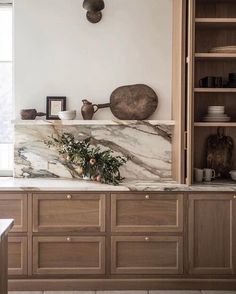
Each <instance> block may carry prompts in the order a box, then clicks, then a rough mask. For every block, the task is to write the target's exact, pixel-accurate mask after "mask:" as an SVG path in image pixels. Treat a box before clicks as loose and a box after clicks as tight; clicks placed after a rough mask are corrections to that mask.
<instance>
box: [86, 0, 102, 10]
mask: <svg viewBox="0 0 236 294" xmlns="http://www.w3.org/2000/svg"><path fill="white" fill-rule="evenodd" d="M83 8H84V9H86V10H87V11H90V12H99V11H101V10H103V9H104V8H105V3H104V1H103V0H84V3H83Z"/></svg>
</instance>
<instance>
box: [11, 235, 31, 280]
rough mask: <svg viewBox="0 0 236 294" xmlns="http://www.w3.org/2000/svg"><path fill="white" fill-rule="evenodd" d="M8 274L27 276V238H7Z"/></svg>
mask: <svg viewBox="0 0 236 294" xmlns="http://www.w3.org/2000/svg"><path fill="white" fill-rule="evenodd" d="M8 274H9V275H13V276H15V275H27V237H9V238H8Z"/></svg>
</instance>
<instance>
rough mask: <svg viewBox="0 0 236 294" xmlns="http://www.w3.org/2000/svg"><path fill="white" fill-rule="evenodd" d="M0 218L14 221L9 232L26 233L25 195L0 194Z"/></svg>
mask: <svg viewBox="0 0 236 294" xmlns="http://www.w3.org/2000/svg"><path fill="white" fill-rule="evenodd" d="M0 218H1V219H9V218H10V219H14V227H13V229H12V230H11V232H27V194H18V193H0Z"/></svg>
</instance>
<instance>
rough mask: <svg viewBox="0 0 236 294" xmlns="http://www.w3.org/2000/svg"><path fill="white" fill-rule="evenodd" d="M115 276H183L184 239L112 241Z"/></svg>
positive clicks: (123, 239)
mask: <svg viewBox="0 0 236 294" xmlns="http://www.w3.org/2000/svg"><path fill="white" fill-rule="evenodd" d="M111 252H112V258H111V267H112V273H114V274H181V273H182V272H183V242H182V237H144V236H143V237H112V251H111Z"/></svg>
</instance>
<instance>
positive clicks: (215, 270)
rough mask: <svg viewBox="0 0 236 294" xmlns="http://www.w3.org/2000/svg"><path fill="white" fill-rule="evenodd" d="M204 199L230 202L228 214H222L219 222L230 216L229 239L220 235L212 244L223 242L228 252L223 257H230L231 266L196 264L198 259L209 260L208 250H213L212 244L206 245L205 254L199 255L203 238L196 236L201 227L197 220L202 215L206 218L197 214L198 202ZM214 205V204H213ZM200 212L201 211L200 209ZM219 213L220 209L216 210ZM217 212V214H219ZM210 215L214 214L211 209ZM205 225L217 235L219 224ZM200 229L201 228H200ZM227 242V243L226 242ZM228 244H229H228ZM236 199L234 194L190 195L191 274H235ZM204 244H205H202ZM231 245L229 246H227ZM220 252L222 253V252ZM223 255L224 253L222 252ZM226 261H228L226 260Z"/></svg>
mask: <svg viewBox="0 0 236 294" xmlns="http://www.w3.org/2000/svg"><path fill="white" fill-rule="evenodd" d="M204 201H207V202H208V203H209V202H212V203H213V204H214V202H217V201H221V202H222V201H226V202H228V203H229V211H228V214H227V215H226V214H225V213H224V214H221V215H222V220H221V219H218V220H217V221H218V222H221V221H223V219H227V218H228V222H229V226H230V228H225V230H227V229H229V231H230V232H229V239H228V240H224V239H223V236H222V238H220V236H218V237H219V238H218V240H212V244H213V246H214V243H216V242H218V243H219V242H222V246H221V248H224V251H225V254H226V252H227V250H228V251H229V252H228V254H229V255H228V256H222V257H221V258H225V259H228V261H229V266H226V265H225V267H216V266H211V267H209V266H208V267H198V266H196V262H197V261H198V259H199V258H200V259H205V260H206V261H207V259H208V252H211V247H210V245H209V246H208V247H205V252H204V256H198V248H197V246H198V245H199V244H200V242H201V240H199V238H196V236H195V233H197V232H196V230H198V229H199V227H197V228H195V221H196V220H197V221H199V219H200V217H201V219H204V217H205V216H204V215H202V216H200V215H199V214H198V215H197V216H196V204H197V202H202V203H204ZM213 207H214V206H213ZM198 213H201V212H199V211H198ZM215 213H218V214H219V211H217V212H215ZM218 214H217V215H218ZM209 215H214V211H213V210H209ZM205 226H206V227H207V228H209V230H208V232H209V234H213V236H215V235H217V224H215V225H214V227H212V224H210V225H209V224H208V223H206V224H205ZM199 230H200V229H199ZM224 243H225V244H224ZM226 244H227V245H226ZM235 245H236V200H235V199H234V195H232V194H226V195H225V194H224V195H222V194H210V195H206V194H191V195H189V273H190V274H208V275H210V274H212V275H213V274H225V275H233V274H235V272H236V248H235ZM202 246H203V245H202ZM202 246H201V253H202V254H203V248H202ZM227 246H229V248H226V247H227ZM219 254H222V252H221V253H220V252H219ZM222 255H223V254H222ZM225 263H226V261H225Z"/></svg>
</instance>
